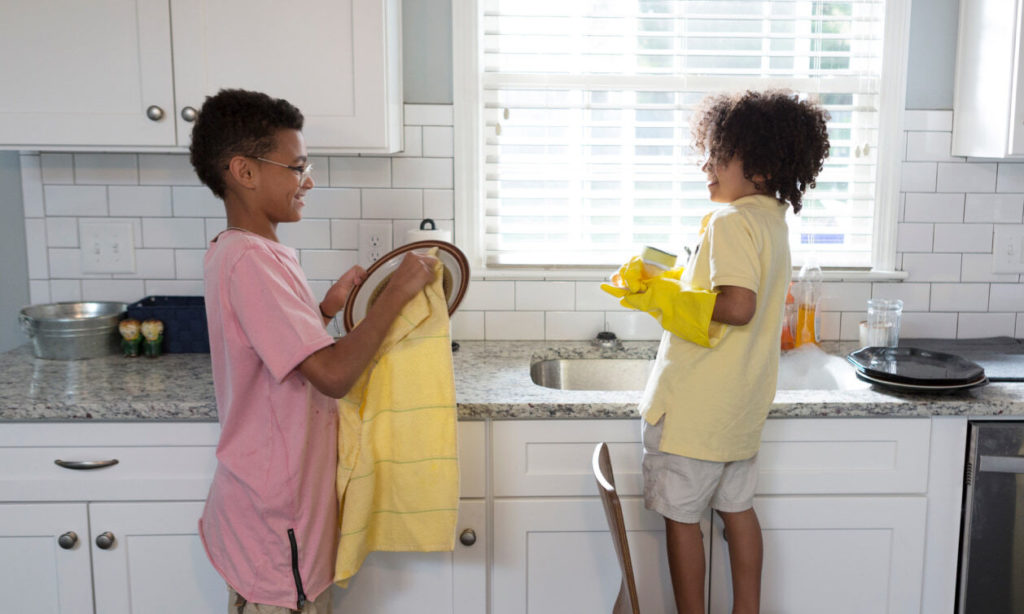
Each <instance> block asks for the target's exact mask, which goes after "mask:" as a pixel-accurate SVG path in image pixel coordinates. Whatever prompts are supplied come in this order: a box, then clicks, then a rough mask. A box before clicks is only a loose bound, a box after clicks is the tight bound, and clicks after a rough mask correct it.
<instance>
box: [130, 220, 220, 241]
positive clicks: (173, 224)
mask: <svg viewBox="0 0 1024 614" xmlns="http://www.w3.org/2000/svg"><path fill="white" fill-rule="evenodd" d="M203 233H204V220H203V219H201V218H186V217H183V218H159V217H158V218H143V219H142V246H143V247H149V248H152V247H196V248H198V247H206V241H205V239H204V238H203Z"/></svg>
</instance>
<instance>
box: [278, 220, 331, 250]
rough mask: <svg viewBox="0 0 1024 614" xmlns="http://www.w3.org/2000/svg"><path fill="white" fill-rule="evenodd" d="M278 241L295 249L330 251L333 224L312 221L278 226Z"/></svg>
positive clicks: (325, 221) (323, 221) (326, 221)
mask: <svg viewBox="0 0 1024 614" xmlns="http://www.w3.org/2000/svg"><path fill="white" fill-rule="evenodd" d="M277 240H278V241H280V242H281V243H283V244H285V245H287V246H288V247H294V248H295V249H330V247H331V223H330V222H329V221H328V220H322V219H312V220H300V221H298V222H294V223H288V224H278V225H277Z"/></svg>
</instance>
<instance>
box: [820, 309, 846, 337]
mask: <svg viewBox="0 0 1024 614" xmlns="http://www.w3.org/2000/svg"><path fill="white" fill-rule="evenodd" d="M842 315H843V314H842V313H841V312H838V311H823V312H821V314H820V316H815V321H818V320H820V321H821V324H820V325H819V327H818V332H819V334H820V335H821V338H822V339H842V336H841V334H842V333H841V332H840V331H841V317H842Z"/></svg>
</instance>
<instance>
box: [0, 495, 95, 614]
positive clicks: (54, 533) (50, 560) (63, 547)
mask: <svg viewBox="0 0 1024 614" xmlns="http://www.w3.org/2000/svg"><path fill="white" fill-rule="evenodd" d="M88 540H89V519H88V516H87V513H86V506H85V504H84V503H79V504H70V503H40V504H21V503H11V504H4V505H0V610H2V611H4V612H33V613H38V614H92V611H93V609H92V577H91V575H90V569H89V542H88ZM101 611H102V610H101Z"/></svg>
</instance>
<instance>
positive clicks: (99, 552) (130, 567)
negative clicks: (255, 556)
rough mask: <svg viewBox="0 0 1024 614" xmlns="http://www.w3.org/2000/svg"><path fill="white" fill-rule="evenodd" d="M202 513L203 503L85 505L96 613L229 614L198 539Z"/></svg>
mask: <svg viewBox="0 0 1024 614" xmlns="http://www.w3.org/2000/svg"><path fill="white" fill-rule="evenodd" d="M202 511H203V502H202V501H174V502H162V503H92V504H89V518H90V521H91V526H92V535H91V537H90V542H91V543H90V546H91V547H92V561H93V576H94V578H93V581H94V586H95V590H96V611H97V612H102V613H103V614H154V613H159V612H167V613H172V612H196V613H206V612H210V613H219V612H225V611H227V603H228V593H227V587H226V585H225V584H224V581H223V580H221V578H220V575H218V574H217V572H216V571H215V570H214V569H213V566H212V565H210V562H209V560H208V559H207V558H206V551H205V550H204V549H203V545H202V543H201V541H200V539H199V529H198V521H199V516H200V515H201V514H202ZM110 539H112V540H113V541H112V543H110V542H109V541H108V540H110Z"/></svg>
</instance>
